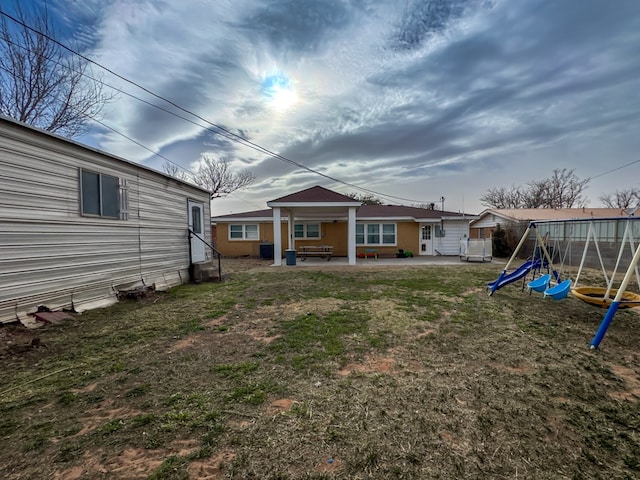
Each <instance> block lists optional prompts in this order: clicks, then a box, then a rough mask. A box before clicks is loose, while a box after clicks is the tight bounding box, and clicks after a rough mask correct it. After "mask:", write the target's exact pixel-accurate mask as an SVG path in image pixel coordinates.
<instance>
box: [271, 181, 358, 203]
mask: <svg viewBox="0 0 640 480" xmlns="http://www.w3.org/2000/svg"><path fill="white" fill-rule="evenodd" d="M285 202H286V203H328V202H336V203H344V202H352V203H359V202H358V201H357V200H354V199H353V198H351V197H348V196H346V195H342V194H341V193H338V192H334V191H332V190H329V189H327V188H324V187H321V186H319V185H316V186H315V187H311V188H307V189H306V190H301V191H299V192H296V193H292V194H290V195H285V196H284V197H280V198H276V199H275V200H271V201H269V202H267V204H269V203H285Z"/></svg>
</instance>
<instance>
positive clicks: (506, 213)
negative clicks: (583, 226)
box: [472, 208, 626, 223]
mask: <svg viewBox="0 0 640 480" xmlns="http://www.w3.org/2000/svg"><path fill="white" fill-rule="evenodd" d="M486 214H493V215H496V216H499V217H502V218H505V219H509V220H513V221H516V222H525V221H532V220H574V219H580V218H584V219H589V218H613V217H624V216H626V213H625V212H624V211H623V210H622V209H620V208H556V209H554V208H519V209H518V208H500V209H488V210H485V211H484V212H482V213H481V214H480V218H482V217H484V216H485V215H486ZM478 221H479V219H478ZM472 223H475V222H472Z"/></svg>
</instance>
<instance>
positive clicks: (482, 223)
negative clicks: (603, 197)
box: [469, 207, 625, 238]
mask: <svg viewBox="0 0 640 480" xmlns="http://www.w3.org/2000/svg"><path fill="white" fill-rule="evenodd" d="M620 216H625V213H624V212H623V211H622V210H621V209H619V208H586V207H585V208H557V209H553V208H520V209H518V208H507V209H494V208H489V209H486V210H484V211H482V212H481V213H480V215H478V216H477V217H476V218H475V219H474V220H472V221H471V223H470V225H469V238H491V236H492V235H493V232H494V231H495V230H496V229H497V228H498V225H500V227H501V228H502V229H508V228H511V229H514V230H516V231H517V232H519V233H520V234H522V233H523V232H524V230H525V229H526V228H527V225H528V224H529V222H532V221H544V220H577V219H585V220H589V219H592V218H614V217H620Z"/></svg>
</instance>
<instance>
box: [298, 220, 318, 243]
mask: <svg viewBox="0 0 640 480" xmlns="http://www.w3.org/2000/svg"><path fill="white" fill-rule="evenodd" d="M311 225H313V226H317V227H318V235H316V236H309V226H311ZM297 227H302V232H301V233H302V235H298V231H296V229H297ZM293 238H295V239H296V240H307V239H309V240H319V239H320V238H322V229H321V225H320V223H318V222H303V223H296V224H294V225H293Z"/></svg>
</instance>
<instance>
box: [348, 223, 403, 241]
mask: <svg viewBox="0 0 640 480" xmlns="http://www.w3.org/2000/svg"><path fill="white" fill-rule="evenodd" d="M369 226H371V227H375V228H371V229H370V228H369ZM385 226H386V227H389V226H392V227H393V233H389V231H388V228H387V229H385ZM359 230H361V231H360V232H359ZM389 235H393V242H392V243H389V242H385V241H384V239H385V236H389ZM374 236H377V237H378V241H377V242H375V241H369V240H370V237H374ZM358 237H361V238H362V241H359V240H358ZM356 245H357V246H377V247H395V246H397V245H398V224H397V223H392V222H358V223H356Z"/></svg>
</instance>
